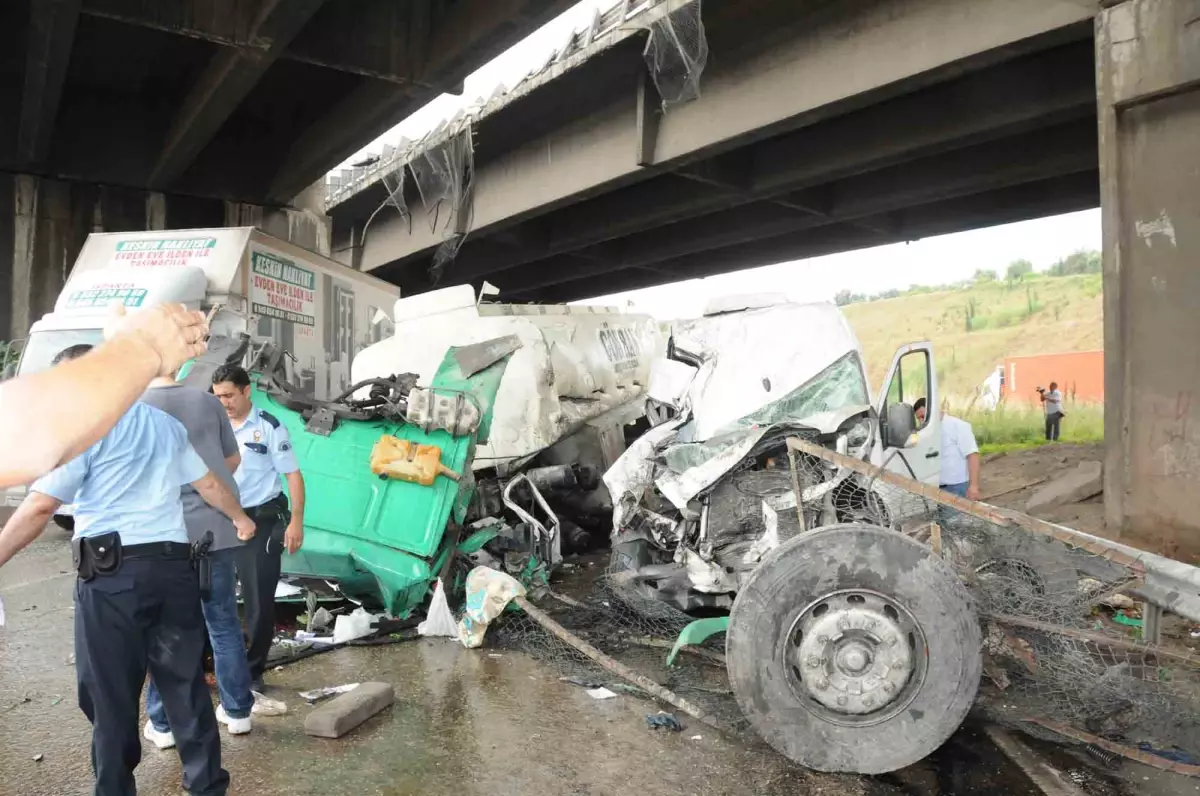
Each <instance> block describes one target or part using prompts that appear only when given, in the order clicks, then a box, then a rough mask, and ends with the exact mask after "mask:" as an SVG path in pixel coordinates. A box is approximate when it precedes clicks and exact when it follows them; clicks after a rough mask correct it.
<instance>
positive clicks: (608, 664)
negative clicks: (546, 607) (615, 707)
mask: <svg viewBox="0 0 1200 796" xmlns="http://www.w3.org/2000/svg"><path fill="white" fill-rule="evenodd" d="M513 601H514V602H515V603H516V604H517V605H518V606H520V607H521V610H522V611H524V612H525V613H526V614H528V615H529V618H530V619H532V620H533V621H535V622H537V623H538V624H539V625H541V626H542V627H543V628H544V629H545V630H548V631H549V632H550V633H552V634H553V635H555V636H557V637H558V638H559V639H560V640H562V641H565V642H566V643H567V644H569V645H570V646H572V647H574V648H575V649H577V650H579V651H580V652H582V653H583V654H584V655H586V656H587V657H589V658H591V659H592V660H593V661H595V662H596V663H598V664H600V666H601V667H603V668H604V669H606V670H607V671H610V672H612V673H613V674H615V675H617V676H618V677H621V678H622V679H624V680H628V681H629V682H631V683H634V684H635V685H637V686H638V687H639V688H641V689H642V690H643V691H645V692H646V693H647V694H650V695H651V696H653V697H655V698H657V699H660V700H662V701H663V702H666V703H667V704H668V705H672V706H674V707H677V708H679V709H680V710H682V711H683V712H684V713H686V714H688V715H689V716H691V717H692V718H694V719H696V720H697V721H702V722H704V723H705V724H707V725H709V726H711V727H713V728H715V729H718V730H721V729H724V727H722V725H721V724H720V722H719V721H718V720H717V719H716V718H714V717H712V716H710V715H708V714H707V713H705V712H704V711H703V710H701V709H700V708H699V707H698V706H696V705H694V704H693V703H691V702H690V701H688V700H686V699H684V698H683V697H681V696H679V695H678V694H675V693H674V692H672V691H669V690H668V689H666V688H663V687H662V686H661V685H659V684H658V683H656V682H654V681H653V680H651V679H650V678H648V677H646V676H644V675H641V674H638V673H637V672H635V671H633V670H632V669H630V668H629V667H628V666H626V665H625V664H623V663H621V662H620V661H617V660H614V659H612V658H610V657H609V656H607V655H605V654H604V653H603V652H601V651H600V650H598V649H596V648H595V647H593V646H592V645H591V644H588V643H587V642H586V641H584V640H583V639H581V638H579V637H578V636H575V635H573V634H572V633H570V632H569V631H568V630H567V629H566V628H564V627H563V626H562V625H560V624H559V623H558V622H555V621H554V620H553V619H551V618H550V616H549V615H548V614H546V612H545V611H543V610H541V609H540V608H538V607H537V606H536V605H533V604H532V603H530V602H529V601H528V600H526V599H525V598H524V597H522V596H518V597H515V598H514V600H513Z"/></svg>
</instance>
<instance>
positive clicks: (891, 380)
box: [875, 343, 942, 485]
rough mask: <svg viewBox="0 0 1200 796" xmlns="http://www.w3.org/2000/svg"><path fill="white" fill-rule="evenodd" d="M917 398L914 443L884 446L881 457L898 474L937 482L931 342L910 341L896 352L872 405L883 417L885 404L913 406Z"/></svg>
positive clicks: (939, 419) (936, 405)
mask: <svg viewBox="0 0 1200 796" xmlns="http://www.w3.org/2000/svg"><path fill="white" fill-rule="evenodd" d="M920 399H924V404H925V419H924V420H923V421H922V420H920V419H918V421H917V426H916V437H917V441H916V444H915V445H913V447H909V448H901V449H899V450H897V449H895V448H884V450H883V457H884V460H885V461H887V468H888V469H889V470H891V471H893V472H895V473H897V474H898V475H902V476H905V477H907V478H914V479H916V480H918V481H924V482H925V483H929V484H934V485H937V484H938V482H939V478H938V475H939V471H940V469H941V462H940V461H939V460H938V457H939V456H940V455H941V443H942V440H941V423H942V413H941V410H940V408H939V407H940V404H939V403H938V401H939V398H938V389H937V370H936V369H935V367H934V362H933V345H932V344H931V343H910V344H909V345H906V346H903V347H901V348H900V349H899V350H898V351H897V352H896V355H895V357H894V358H893V359H892V367H891V369H890V370H888V375H887V378H886V379H884V382H883V389H881V390H880V391H879V397H878V399H877V400H876V406H875V408H876V410H877V411H878V412H879V416H880V417H887V407H888V404H894V403H904V404H907V405H908V406H910V407H915V406H916V404H917V401H918V400H920Z"/></svg>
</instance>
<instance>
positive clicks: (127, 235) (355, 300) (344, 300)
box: [5, 227, 400, 524]
mask: <svg viewBox="0 0 1200 796" xmlns="http://www.w3.org/2000/svg"><path fill="white" fill-rule="evenodd" d="M399 296H400V289H399V288H398V287H396V286H395V285H392V284H389V283H387V282H384V281H382V280H380V279H376V278H375V277H371V276H367V275H366V274H363V273H359V272H358V271H354V270H352V269H350V268H347V267H346V266H343V265H341V264H340V263H337V262H334V261H333V260H330V259H328V258H327V257H322V256H321V255H319V254H315V253H313V252H310V251H307V250H305V249H302V248H300V247H298V246H294V245H292V244H290V243H287V242H285V241H282V240H278V239H277V238H273V237H271V236H270V235H267V234H265V233H263V232H261V231H259V230H257V229H254V228H252V227H233V228H222V229H186V230H159V231H151V232H114V233H95V234H92V235H89V236H88V238H87V241H85V242H84V244H83V250H82V251H80V253H79V258H78V259H77V260H76V261H75V265H74V266H73V267H72V269H71V275H70V277H69V278H68V279H67V283H66V285H65V286H64V287H63V291H62V293H61V294H60V295H59V297H58V301H57V302H56V303H55V305H54V310H53V312H51V313H49V314H48V315H45V316H43V317H42V318H41V319H40V320H38V321H37V322H36V323H34V324H33V327H32V329H30V332H29V337H28V339H27V340H26V341H25V345H24V348H23V351H22V354H21V359H20V362H19V364H18V366H17V373H18V374H26V373H34V372H37V371H39V370H42V369H44V368H46V367H49V365H50V362H51V361H52V360H53V359H54V357H55V355H56V354H58V353H59V352H60V351H62V350H63V349H64V348H67V347H68V346H72V345H75V344H78V343H91V344H96V343H99V342H100V341H101V340H102V339H103V325H104V322H105V319H106V317H107V315H108V313H109V311H110V309H109V308H110V306H111V305H112V304H114V303H122V304H124V305H125V306H126V307H128V308H130V309H131V310H132V309H134V308H137V307H142V306H151V305H154V304H158V303H161V302H165V301H175V302H180V303H183V304H186V305H187V306H188V307H192V308H196V309H201V310H205V311H207V310H209V309H211V308H212V307H214V306H218V305H219V306H220V309H219V311H218V312H217V313H216V315H215V316H214V318H213V321H212V333H213V334H214V335H228V336H236V335H238V334H240V333H246V334H249V335H250V338H251V341H252V342H253V343H255V344H259V343H264V342H273V343H275V344H276V345H277V346H279V347H280V348H282V349H283V350H284V351H287V352H288V353H289V354H290V355H291V356H290V357H288V358H287V361H286V367H287V369H288V374H287V375H288V379H289V381H290V382H291V384H292V385H293V386H294V387H296V388H297V389H298V390H300V391H302V392H304V393H306V394H309V395H312V396H313V397H315V398H318V399H327V398H331V397H335V396H337V395H338V394H339V393H341V392H342V391H343V390H344V389H345V388H346V387H348V386H349V384H350V361H351V360H352V359H353V358H354V355H355V354H357V353H358V352H359V351H360V350H362V349H363V348H365V347H367V346H369V345H371V344H372V343H376V342H379V341H381V340H383V339H386V338H389V337H391V335H392V331H393V324H392V321H391V317H390V315H391V312H392V308H393V306H394V305H395V302H396V299H397V298H399ZM24 494H25V490H24V489H17V490H9V491H8V492H7V493H6V494H5V503H6V504H7V505H9V506H15V505H17V504H19V503H20V502H21V500H22V499H23V498H24ZM60 524H61V523H60Z"/></svg>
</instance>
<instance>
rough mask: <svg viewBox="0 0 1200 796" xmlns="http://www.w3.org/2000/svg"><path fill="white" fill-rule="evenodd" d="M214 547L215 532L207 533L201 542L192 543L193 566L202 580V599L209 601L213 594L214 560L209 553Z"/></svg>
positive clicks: (201, 538)
mask: <svg viewBox="0 0 1200 796" xmlns="http://www.w3.org/2000/svg"><path fill="white" fill-rule="evenodd" d="M212 546H213V532H212V531H205V532H204V536H202V537H200V541H198V542H192V566H194V567H195V568H196V574H197V575H198V576H199V580H200V599H202V600H207V599H208V597H209V595H210V594H212V560H211V559H210V558H209V552H210V551H211V550H212Z"/></svg>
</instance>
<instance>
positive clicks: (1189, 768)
mask: <svg viewBox="0 0 1200 796" xmlns="http://www.w3.org/2000/svg"><path fill="white" fill-rule="evenodd" d="M1026 721H1027V722H1028V723H1030V724H1036V725H1038V726H1039V727H1044V728H1046V729H1047V730H1050V731H1051V732H1055V733H1057V734H1059V735H1061V736H1062V737H1064V738H1070V739H1072V740H1075V741H1079V742H1080V743H1082V744H1085V745H1087V744H1090V745H1092V746H1095V747H1097V748H1099V749H1103V750H1105V751H1107V752H1112V753H1113V754H1116V755H1120V756H1121V757H1124V758H1126V759H1128V760H1135V761H1137V762H1139V763H1142V764H1143V765H1147V766H1150V767H1151V768H1157V769H1159V770H1160V771H1170V772H1172V773H1174V774H1183V775H1184V776H1187V777H1200V760H1197V759H1196V758H1193V757H1190V756H1187V755H1186V754H1185V755H1184V757H1185V758H1186V759H1187V762H1184V761H1183V760H1173V759H1171V757H1167V756H1165V755H1164V753H1163V752H1160V751H1157V750H1154V749H1153V747H1152V746H1150V745H1149V744H1143V746H1145V747H1146V748H1144V749H1142V748H1138V749H1135V748H1133V747H1131V746H1125V745H1123V744H1119V743H1114V742H1113V741H1109V740H1106V739H1104V738H1101V737H1100V736H1098V735H1092V734H1091V733H1088V732H1084V731H1083V730H1078V729H1076V728H1074V727H1068V726H1066V725H1065V724H1058V723H1056V722H1052V721H1046V720H1045V719H1038V718H1029V719H1026ZM1167 754H1170V755H1172V756H1178V755H1179V752H1178V751H1176V752H1167Z"/></svg>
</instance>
